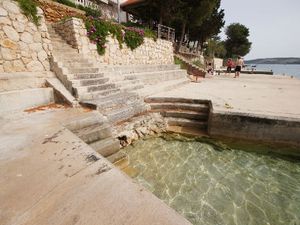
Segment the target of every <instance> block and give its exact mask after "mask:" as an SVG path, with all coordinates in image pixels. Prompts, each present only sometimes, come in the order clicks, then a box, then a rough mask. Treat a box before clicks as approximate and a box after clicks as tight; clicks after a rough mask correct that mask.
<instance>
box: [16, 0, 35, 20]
mask: <svg viewBox="0 0 300 225" xmlns="http://www.w3.org/2000/svg"><path fill="white" fill-rule="evenodd" d="M16 1H17V2H18V3H19V6H20V8H21V10H22V12H23V14H24V15H25V16H26V17H27V18H28V19H29V20H31V21H32V22H33V23H34V24H35V25H39V22H40V17H39V16H38V14H37V4H36V3H35V1H34V0H16Z"/></svg>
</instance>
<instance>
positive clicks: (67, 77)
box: [48, 26, 146, 123]
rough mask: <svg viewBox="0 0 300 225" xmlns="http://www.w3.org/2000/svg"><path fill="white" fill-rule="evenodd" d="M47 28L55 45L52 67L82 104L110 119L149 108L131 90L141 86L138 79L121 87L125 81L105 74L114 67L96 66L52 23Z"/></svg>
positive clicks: (121, 118)
mask: <svg viewBox="0 0 300 225" xmlns="http://www.w3.org/2000/svg"><path fill="white" fill-rule="evenodd" d="M48 32H49V34H50V37H51V40H52V45H53V62H52V70H53V71H54V72H55V73H56V74H57V76H58V78H59V79H60V80H61V82H62V83H63V84H64V85H65V87H66V88H67V89H68V90H69V91H70V92H71V93H72V94H73V95H74V96H75V97H76V98H77V99H78V100H79V102H80V103H81V104H82V105H85V106H89V107H92V108H93V109H95V110H98V111H99V112H100V113H102V114H103V115H105V116H107V118H108V120H109V122H111V123H118V122H121V121H124V120H127V119H129V118H131V117H132V116H134V115H136V114H139V113H142V112H144V111H145V110H146V106H145V104H144V102H143V100H142V99H141V98H139V96H138V94H137V93H133V92H130V90H135V89H137V88H139V87H137V83H138V82H136V83H135V84H134V85H131V86H128V85H127V86H125V87H122V88H121V86H122V84H123V83H122V82H119V83H117V82H116V83H115V82H111V81H110V79H109V76H107V75H106V76H105V73H106V74H109V73H113V72H114V68H113V67H111V66H108V65H105V64H97V66H95V65H94V64H93V63H91V62H90V60H89V59H87V58H86V57H85V56H84V55H82V54H79V53H78V51H77V50H76V49H74V48H72V47H71V46H70V45H68V44H67V43H66V42H65V41H64V40H63V39H62V38H61V37H60V36H59V34H57V33H56V32H55V31H54V29H53V28H52V27H51V26H48ZM138 85H139V86H140V87H141V88H142V87H143V86H142V85H141V84H138Z"/></svg>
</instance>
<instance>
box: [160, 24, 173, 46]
mask: <svg viewBox="0 0 300 225" xmlns="http://www.w3.org/2000/svg"><path fill="white" fill-rule="evenodd" d="M157 36H158V38H160V39H166V40H168V41H171V42H175V29H173V28H171V27H167V26H164V25H161V24H158V26H157Z"/></svg>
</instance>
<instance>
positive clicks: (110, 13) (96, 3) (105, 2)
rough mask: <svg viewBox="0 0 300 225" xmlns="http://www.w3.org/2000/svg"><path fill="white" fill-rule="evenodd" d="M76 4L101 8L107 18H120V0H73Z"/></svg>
mask: <svg viewBox="0 0 300 225" xmlns="http://www.w3.org/2000/svg"><path fill="white" fill-rule="evenodd" d="M72 1H73V2H74V3H75V4H78V5H83V6H87V7H90V8H93V9H100V10H101V12H102V13H103V17H104V18H106V19H114V20H117V19H118V0H93V1H92V0H72Z"/></svg>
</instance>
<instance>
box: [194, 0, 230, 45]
mask: <svg viewBox="0 0 300 225" xmlns="http://www.w3.org/2000/svg"><path fill="white" fill-rule="evenodd" d="M220 7H221V0H217V3H216V6H215V8H214V9H213V12H212V14H211V15H210V16H209V17H207V18H206V19H205V20H204V22H203V23H202V24H201V25H200V26H196V27H193V28H192V29H191V30H190V39H191V41H198V49H199V48H200V47H201V48H203V44H204V43H205V42H206V40H207V39H208V38H211V37H213V36H214V35H217V34H219V33H220V31H221V28H222V27H223V26H224V25H225V21H224V16H225V14H224V9H220Z"/></svg>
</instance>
